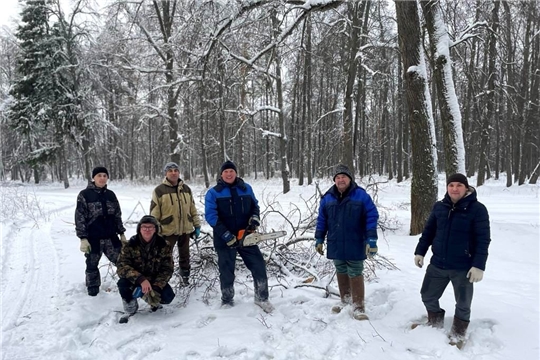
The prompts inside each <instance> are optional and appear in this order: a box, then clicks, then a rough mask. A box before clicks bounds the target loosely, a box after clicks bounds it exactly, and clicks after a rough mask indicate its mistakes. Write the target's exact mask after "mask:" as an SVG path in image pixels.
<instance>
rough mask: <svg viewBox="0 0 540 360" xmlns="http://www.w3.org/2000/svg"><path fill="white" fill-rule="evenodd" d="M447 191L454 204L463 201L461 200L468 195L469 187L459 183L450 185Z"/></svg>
mask: <svg viewBox="0 0 540 360" xmlns="http://www.w3.org/2000/svg"><path fill="white" fill-rule="evenodd" d="M446 190H447V191H448V195H449V196H450V199H451V200H452V202H453V203H454V204H455V203H457V202H458V201H459V200H461V198H463V197H464V196H465V194H466V193H467V187H466V186H465V185H464V184H462V183H460V182H457V181H455V182H451V183H450V184H448V186H447V187H446Z"/></svg>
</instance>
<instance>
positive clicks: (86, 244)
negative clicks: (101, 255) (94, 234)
mask: <svg viewBox="0 0 540 360" xmlns="http://www.w3.org/2000/svg"><path fill="white" fill-rule="evenodd" d="M80 250H81V251H82V252H83V253H85V254H90V251H91V250H92V247H91V246H90V243H89V242H88V239H84V238H83V239H81V247H80Z"/></svg>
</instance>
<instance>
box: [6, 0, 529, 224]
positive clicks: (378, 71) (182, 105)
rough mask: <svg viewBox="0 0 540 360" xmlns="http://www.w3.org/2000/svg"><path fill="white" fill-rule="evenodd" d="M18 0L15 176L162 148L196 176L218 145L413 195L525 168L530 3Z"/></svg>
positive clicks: (212, 163)
mask: <svg viewBox="0 0 540 360" xmlns="http://www.w3.org/2000/svg"><path fill="white" fill-rule="evenodd" d="M21 3H22V12H21V17H20V22H19V25H18V27H16V28H12V29H8V28H4V29H2V33H1V38H0V69H1V73H0V101H1V103H0V110H1V115H0V116H1V125H0V136H1V138H2V144H1V158H0V160H1V163H0V165H1V166H0V170H2V171H1V173H2V176H4V177H8V178H10V179H12V180H19V179H20V180H23V181H31V180H32V179H33V181H35V182H39V180H40V179H41V178H43V177H45V176H46V177H52V178H53V179H54V180H59V181H63V182H64V184H65V186H66V187H67V186H69V179H70V178H71V177H74V176H80V177H84V178H89V175H90V172H91V169H92V167H93V166H95V165H104V166H107V167H108V168H109V171H110V175H111V178H114V179H137V178H143V177H144V178H155V177H156V176H159V175H160V174H161V168H162V165H163V164H164V163H165V162H166V161H170V160H172V161H176V162H178V163H179V164H180V166H181V168H182V171H183V177H184V179H186V180H189V179H191V177H193V176H198V177H201V178H202V179H204V182H205V183H206V185H207V186H208V185H209V184H210V183H211V182H212V179H213V178H215V176H216V174H217V171H218V169H219V164H220V163H221V162H222V161H224V160H225V159H228V158H229V159H232V160H234V161H235V162H236V163H237V164H238V168H239V172H240V176H244V175H246V174H250V175H253V176H263V177H265V178H271V177H274V176H280V177H281V178H282V180H283V190H284V192H287V191H288V190H289V187H290V185H289V180H290V178H291V177H294V178H298V179H299V183H300V184H304V183H308V184H309V183H311V182H312V181H313V179H314V178H315V177H320V176H327V175H329V174H330V173H331V169H332V167H333V166H334V165H335V164H336V163H338V162H344V163H346V164H348V165H349V166H351V168H353V169H354V172H355V174H357V175H359V176H364V175H368V174H384V175H388V177H389V178H390V179H392V178H397V181H398V182H399V181H402V180H403V179H404V178H408V177H410V176H411V175H414V176H413V179H414V177H415V176H417V177H418V179H422V181H421V182H419V183H417V186H421V187H425V186H426V185H427V186H428V189H431V190H430V191H431V193H430V194H428V195H427V197H426V200H424V202H425V203H428V202H429V201H431V200H432V199H433V184H432V183H430V181H431V182H432V179H433V177H434V176H435V175H436V173H438V172H441V171H446V172H447V173H448V172H449V171H458V170H461V171H465V172H466V173H467V175H469V176H471V175H473V174H478V183H477V185H482V184H483V183H484V181H485V180H486V179H488V178H491V177H495V178H498V177H499V174H500V173H501V172H505V173H506V174H507V185H508V186H511V185H512V184H514V183H517V184H524V183H527V182H530V183H536V181H537V177H538V173H539V169H538V168H539V159H540V156H539V154H540V150H539V149H540V110H539V109H540V103H539V102H540V100H539V98H540V96H539V89H540V83H539V81H540V73H539V71H540V70H539V69H540V36H539V33H540V19H539V14H540V12H539V9H540V3H539V2H536V1H467V2H461V1H443V0H440V1H397V2H395V3H394V4H392V3H388V2H383V1H338V0H335V1H327V2H321V3H320V4H317V5H315V4H316V3H317V2H304V1H296V0H251V1H232V0H231V1H228V2H224V1H204V2H203V1H197V0H161V1H148V0H146V1H143V0H139V1H125V0H115V1H112V2H110V4H109V5H108V6H107V7H105V8H102V9H93V8H92V7H91V5H90V4H91V2H90V1H87V0H78V1H75V2H73V5H72V8H71V9H64V8H62V6H63V5H61V4H60V1H59V0H32V1H22V2H21ZM415 9H416V10H415ZM415 11H416V14H417V15H416V18H414V15H413V13H414V12H415ZM421 63H424V64H425V66H424V68H423V69H422V68H421ZM423 74H425V75H423ZM424 89H425V91H424ZM415 191H419V190H415ZM435 194H436V191H435ZM419 216H420V218H423V217H424V216H425V214H422V215H419Z"/></svg>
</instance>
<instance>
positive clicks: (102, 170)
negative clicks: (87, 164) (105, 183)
mask: <svg viewBox="0 0 540 360" xmlns="http://www.w3.org/2000/svg"><path fill="white" fill-rule="evenodd" d="M99 173H105V174H107V177H109V172H108V171H107V169H106V168H105V167H104V166H96V167H95V168H94V170H92V179H93V178H94V176H96V175H97V174H99Z"/></svg>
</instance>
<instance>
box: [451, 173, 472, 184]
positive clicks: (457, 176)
mask: <svg viewBox="0 0 540 360" xmlns="http://www.w3.org/2000/svg"><path fill="white" fill-rule="evenodd" d="M451 182H459V183H462V184H463V185H465V187H467V188H468V187H469V181H467V177H466V176H465V175H463V174H459V173H456V174H454V175H450V176H449V177H448V180H446V186H448V184H450V183H451Z"/></svg>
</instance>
